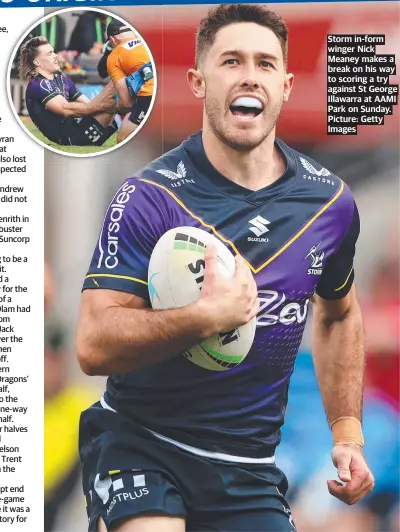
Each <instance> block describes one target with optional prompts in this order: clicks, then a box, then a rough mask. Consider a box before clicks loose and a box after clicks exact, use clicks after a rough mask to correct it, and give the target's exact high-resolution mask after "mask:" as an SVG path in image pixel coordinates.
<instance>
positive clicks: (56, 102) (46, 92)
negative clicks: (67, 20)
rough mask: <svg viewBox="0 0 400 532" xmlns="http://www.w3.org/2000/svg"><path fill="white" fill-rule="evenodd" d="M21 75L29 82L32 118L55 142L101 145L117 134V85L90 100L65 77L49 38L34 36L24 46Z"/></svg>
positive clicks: (44, 133) (29, 105) (28, 99)
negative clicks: (115, 95)
mask: <svg viewBox="0 0 400 532" xmlns="http://www.w3.org/2000/svg"><path fill="white" fill-rule="evenodd" d="M20 76H21V78H22V79H25V80H29V83H28V86H27V88H26V93H25V101H26V107H27V109H28V112H29V116H30V117H31V119H32V121H33V123H34V124H35V125H36V127H37V128H38V129H39V131H40V132H41V133H43V135H44V136H45V137H46V138H48V139H49V140H50V141H51V142H55V143H57V144H60V145H61V146H68V145H75V146H101V145H102V144H104V142H105V141H106V140H108V139H109V138H110V137H111V135H113V134H114V133H115V132H116V131H117V126H116V123H115V121H114V112H115V108H116V103H115V99H114V93H115V91H114V87H113V84H112V83H111V82H110V83H109V84H108V85H107V86H106V87H105V88H104V89H103V90H102V92H101V93H100V94H98V95H97V96H96V97H95V98H93V99H92V100H89V99H88V98H87V97H86V96H85V95H84V94H82V93H81V92H79V91H78V90H77V88H76V87H75V84H74V82H73V81H72V80H71V79H70V78H68V77H67V76H64V74H62V72H61V71H60V68H59V64H58V57H57V54H56V53H55V52H54V49H53V47H52V46H51V45H50V44H49V43H48V41H47V39H46V38H45V37H33V38H32V39H30V40H29V41H27V42H26V43H25V44H24V45H23V47H22V49H21V55H20Z"/></svg>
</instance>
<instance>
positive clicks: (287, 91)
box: [283, 74, 294, 102]
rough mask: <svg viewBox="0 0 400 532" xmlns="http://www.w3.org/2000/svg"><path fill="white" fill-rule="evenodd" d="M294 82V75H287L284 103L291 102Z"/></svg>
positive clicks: (284, 85) (284, 84)
mask: <svg viewBox="0 0 400 532" xmlns="http://www.w3.org/2000/svg"><path fill="white" fill-rule="evenodd" d="M293 82H294V75H293V74H285V81H284V83H283V101H284V102H287V101H288V100H289V96H290V93H291V92H292V87H293Z"/></svg>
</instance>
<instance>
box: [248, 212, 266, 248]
mask: <svg viewBox="0 0 400 532" xmlns="http://www.w3.org/2000/svg"><path fill="white" fill-rule="evenodd" d="M249 223H250V224H251V225H252V226H253V227H250V228H249V229H250V231H251V232H252V233H254V234H255V235H256V238H254V237H251V236H249V237H248V238H247V241H248V242H268V238H260V237H261V235H263V234H265V233H268V231H269V229H268V227H267V225H268V224H270V223H271V222H270V221H269V220H266V219H265V218H263V217H262V216H256V217H255V218H253V219H252V220H249Z"/></svg>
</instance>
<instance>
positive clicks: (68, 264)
mask: <svg viewBox="0 0 400 532" xmlns="http://www.w3.org/2000/svg"><path fill="white" fill-rule="evenodd" d="M272 7H273V8H274V9H275V10H276V11H277V12H278V13H280V14H281V15H282V16H283V18H284V20H285V21H286V22H287V25H288V27H289V70H290V71H291V72H293V73H294V74H295V84H294V89H293V92H292V95H291V98H290V102H289V103H288V104H287V105H285V107H284V110H283V112H282V116H281V118H280V120H279V126H278V136H279V137H280V138H282V140H284V141H285V142H287V143H288V144H290V145H291V146H292V147H294V148H296V149H298V150H300V151H303V152H304V153H306V154H308V155H310V156H311V157H313V158H315V159H316V160H317V161H318V162H320V163H321V164H322V165H323V166H325V167H327V168H328V169H329V170H330V171H332V172H333V173H336V174H338V175H339V176H340V177H342V178H343V179H344V180H345V181H346V182H347V183H348V184H349V185H350V187H351V189H352V190H353V193H354V195H355V198H356V201H357V204H358V207H359V211H360V216H361V236H360V239H359V242H358V246H357V257H356V261H355V271H356V285H357V291H358V296H359V300H360V302H361V305H362V310H363V313H364V321H365V331H366V342H367V368H366V374H367V376H366V393H365V413H364V435H365V440H366V445H365V454H366V456H367V460H368V462H369V464H370V467H371V469H372V471H373V472H374V474H375V477H376V488H375V490H374V492H373V493H372V494H370V495H369V496H368V498H366V499H365V500H364V501H363V502H362V503H359V504H357V505H356V506H354V507H347V506H345V505H343V504H341V503H339V502H338V501H337V500H336V499H334V498H332V497H331V496H330V495H329V494H328V491H327V488H326V481H327V480H328V479H334V478H336V475H335V470H334V469H333V466H332V465H331V460H330V450H331V436H330V431H329V429H328V427H327V423H326V420H325V415H324V411H323V407H322V404H321V399H320V396H319V391H318V385H317V382H316V379H315V375H314V370H313V365H312V360H311V355H310V332H309V328H307V329H306V334H305V337H304V341H303V344H302V348H301V351H300V353H299V356H298V360H297V363H296V370H295V373H294V375H293V378H292V382H291V388H290V393H289V405H288V409H287V416H286V423H285V426H284V428H283V442H282V444H281V446H280V447H279V449H278V451H277V464H278V466H279V467H281V468H282V469H283V470H284V471H285V472H286V474H287V476H288V478H289V483H290V491H289V495H288V498H289V501H290V504H291V506H292V510H293V514H294V518H295V522H296V523H297V527H298V530H299V532H317V531H318V532H320V531H321V530H324V532H372V531H377V532H378V531H379V532H394V531H398V530H400V528H399V517H400V515H399V475H400V472H399V454H400V453H399V450H400V448H399V201H400V198H399V169H400V165H399V114H398V109H397V107H394V110H393V116H388V117H386V118H385V125H384V126H361V127H360V126H359V128H358V135H357V136H350V137H346V136H343V137H341V136H327V135H326V99H327V98H326V95H327V93H326V36H327V34H370V35H371V34H384V35H385V36H386V45H385V46H384V47H383V46H382V47H378V49H377V51H378V53H386V54H397V60H398V58H399V55H398V54H399V51H400V32H399V27H400V5H399V3H398V2H343V3H324V4H322V3H321V4H319V3H312V4H286V5H285V4H283V5H282V4H278V5H274V6H272ZM206 10H207V6H195V5H193V6H190V7H188V6H184V7H178V6H168V7H161V6H146V7H119V8H115V9H113V12H115V13H116V14H118V15H119V16H121V17H123V18H124V19H126V20H127V21H129V22H130V23H131V24H132V25H133V26H134V27H135V28H137V29H138V31H139V32H140V33H141V34H142V36H143V37H144V39H145V40H146V42H147V43H148V45H149V47H150V50H151V51H152V54H153V57H154V60H155V63H156V68H157V74H158V82H159V90H158V91H157V97H156V104H155V107H154V109H153V112H152V114H151V116H150V118H149V119H148V121H147V122H146V124H145V126H144V127H143V129H142V130H141V132H140V135H138V137H136V138H134V139H133V140H132V141H131V142H130V143H128V144H126V145H125V146H123V147H121V148H120V149H118V150H115V151H113V152H112V153H109V154H107V155H105V156H98V157H95V158H87V159H74V158H71V157H63V156H60V155H56V154H54V153H51V152H49V151H46V153H45V191H44V193H45V208H46V212H45V247H46V259H47V264H48V270H47V272H48V273H47V281H46V287H47V296H46V297H47V302H48V304H47V309H48V310H47V316H46V331H47V332H46V338H47V341H46V353H45V374H46V379H45V383H46V389H45V404H46V407H45V408H46V412H45V420H46V434H45V438H46V442H45V443H46V448H45V452H46V470H45V485H46V493H45V498H46V506H45V512H46V527H47V528H46V530H49V531H50V530H57V531H60V532H77V531H80V530H85V527H86V512H85V509H84V504H83V497H82V492H81V488H80V479H79V469H78V455H77V440H76V438H77V422H78V418H79V412H80V410H82V409H83V408H85V407H86V406H88V405H89V404H90V403H91V402H92V401H94V400H97V399H98V398H99V397H100V394H101V391H102V390H103V388H104V384H105V383H104V380H103V379H101V378H89V377H86V376H84V375H83V374H82V373H81V372H80V370H79V368H78V365H77V362H76V360H75V353H74V334H75V327H76V322H77V316H78V311H79V300H80V288H81V285H82V281H83V278H84V276H85V274H86V270H87V268H88V265H89V261H90V258H91V255H92V252H93V250H94V247H95V245H96V241H97V238H98V234H99V231H100V227H101V223H102V220H103V216H104V211H105V208H106V207H107V205H108V203H109V201H110V199H111V197H112V196H113V193H114V191H115V190H116V188H117V187H118V186H119V185H120V183H121V182H122V180H123V179H124V178H126V177H128V176H131V175H134V174H135V171H136V170H137V169H138V168H140V167H142V166H143V165H145V164H147V163H148V162H149V161H150V160H152V159H153V158H155V157H157V156H159V155H160V154H162V153H163V152H165V151H168V150H169V149H171V148H173V147H175V146H176V145H177V144H179V143H180V142H181V141H182V140H184V139H185V138H186V136H187V135H189V134H190V133H192V132H194V131H196V130H198V129H199V128H200V125H201V114H202V108H201V105H200V104H199V102H198V101H197V100H195V99H194V98H193V97H192V95H191V93H190V90H189V87H188V86H187V83H186V79H185V74H186V70H187V69H188V68H189V67H191V66H193V57H194V34H195V31H196V27H197V24H198V22H199V20H200V19H201V17H202V16H203V15H204V14H205V13H206ZM67 15H68V13H66V14H65V15H62V17H63V18H64V17H65V18H68V17H67ZM66 22H67V21H66ZM398 82H399V79H398V76H393V77H392V78H391V83H398ZM55 412H58V414H57V415H55ZM60 412H61V414H60ZM60 448H62V451H60Z"/></svg>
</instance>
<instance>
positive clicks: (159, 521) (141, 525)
mask: <svg viewBox="0 0 400 532" xmlns="http://www.w3.org/2000/svg"><path fill="white" fill-rule="evenodd" d="M97 530H98V532H107V527H106V525H105V524H104V521H103V520H102V519H101V518H100V519H99V524H98V529H97ZM112 532H185V520H184V519H183V518H181V517H169V516H166V515H148V516H147V515H145V516H141V517H133V518H128V519H127V520H126V521H124V522H123V523H121V524H120V525H118V526H116V527H115V528H113V529H112Z"/></svg>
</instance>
